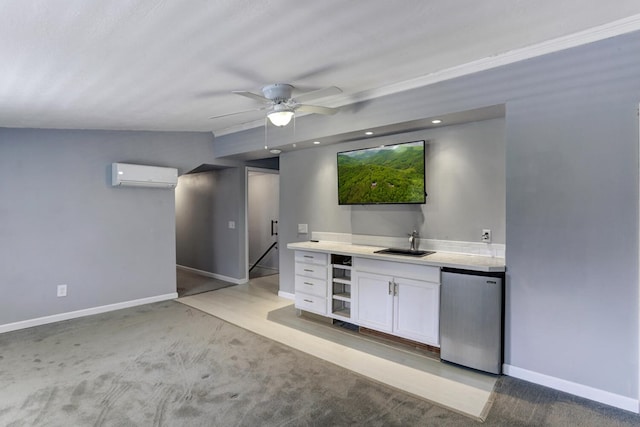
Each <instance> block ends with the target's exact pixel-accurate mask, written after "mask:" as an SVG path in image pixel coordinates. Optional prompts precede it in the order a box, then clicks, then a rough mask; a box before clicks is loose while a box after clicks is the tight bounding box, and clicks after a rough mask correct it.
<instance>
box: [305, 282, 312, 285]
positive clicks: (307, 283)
mask: <svg viewBox="0 0 640 427" xmlns="http://www.w3.org/2000/svg"><path fill="white" fill-rule="evenodd" d="M304 284H305V285H309V286H313V283H309V282H304Z"/></svg>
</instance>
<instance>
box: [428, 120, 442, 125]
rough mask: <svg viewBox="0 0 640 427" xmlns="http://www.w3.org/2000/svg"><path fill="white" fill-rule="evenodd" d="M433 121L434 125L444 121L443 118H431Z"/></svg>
mask: <svg viewBox="0 0 640 427" xmlns="http://www.w3.org/2000/svg"><path fill="white" fill-rule="evenodd" d="M431 123H433V124H434V125H437V124H440V123H442V120H440V119H435V120H431Z"/></svg>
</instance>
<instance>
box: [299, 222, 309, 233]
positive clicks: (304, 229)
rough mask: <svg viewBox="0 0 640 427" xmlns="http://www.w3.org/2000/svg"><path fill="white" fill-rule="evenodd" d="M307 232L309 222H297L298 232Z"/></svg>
mask: <svg viewBox="0 0 640 427" xmlns="http://www.w3.org/2000/svg"><path fill="white" fill-rule="evenodd" d="M308 232H309V224H298V233H299V234H306V233H308Z"/></svg>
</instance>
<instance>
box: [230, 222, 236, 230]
mask: <svg viewBox="0 0 640 427" xmlns="http://www.w3.org/2000/svg"><path fill="white" fill-rule="evenodd" d="M229 228H230V229H231V230H233V229H234V228H236V222H235V221H229Z"/></svg>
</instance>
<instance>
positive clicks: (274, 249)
mask: <svg viewBox="0 0 640 427" xmlns="http://www.w3.org/2000/svg"><path fill="white" fill-rule="evenodd" d="M279 204H280V175H279V172H278V171H277V170H271V169H258V168H247V227H246V230H247V277H248V278H249V279H250V280H253V279H256V278H265V280H266V278H267V277H269V279H271V280H269V281H272V282H274V283H276V284H277V283H278V276H276V275H278V273H279V250H278V249H279V248H278V217H279V209H280V206H279ZM271 276H275V277H271ZM277 291H278V289H277V287H276V288H275V293H277Z"/></svg>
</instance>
